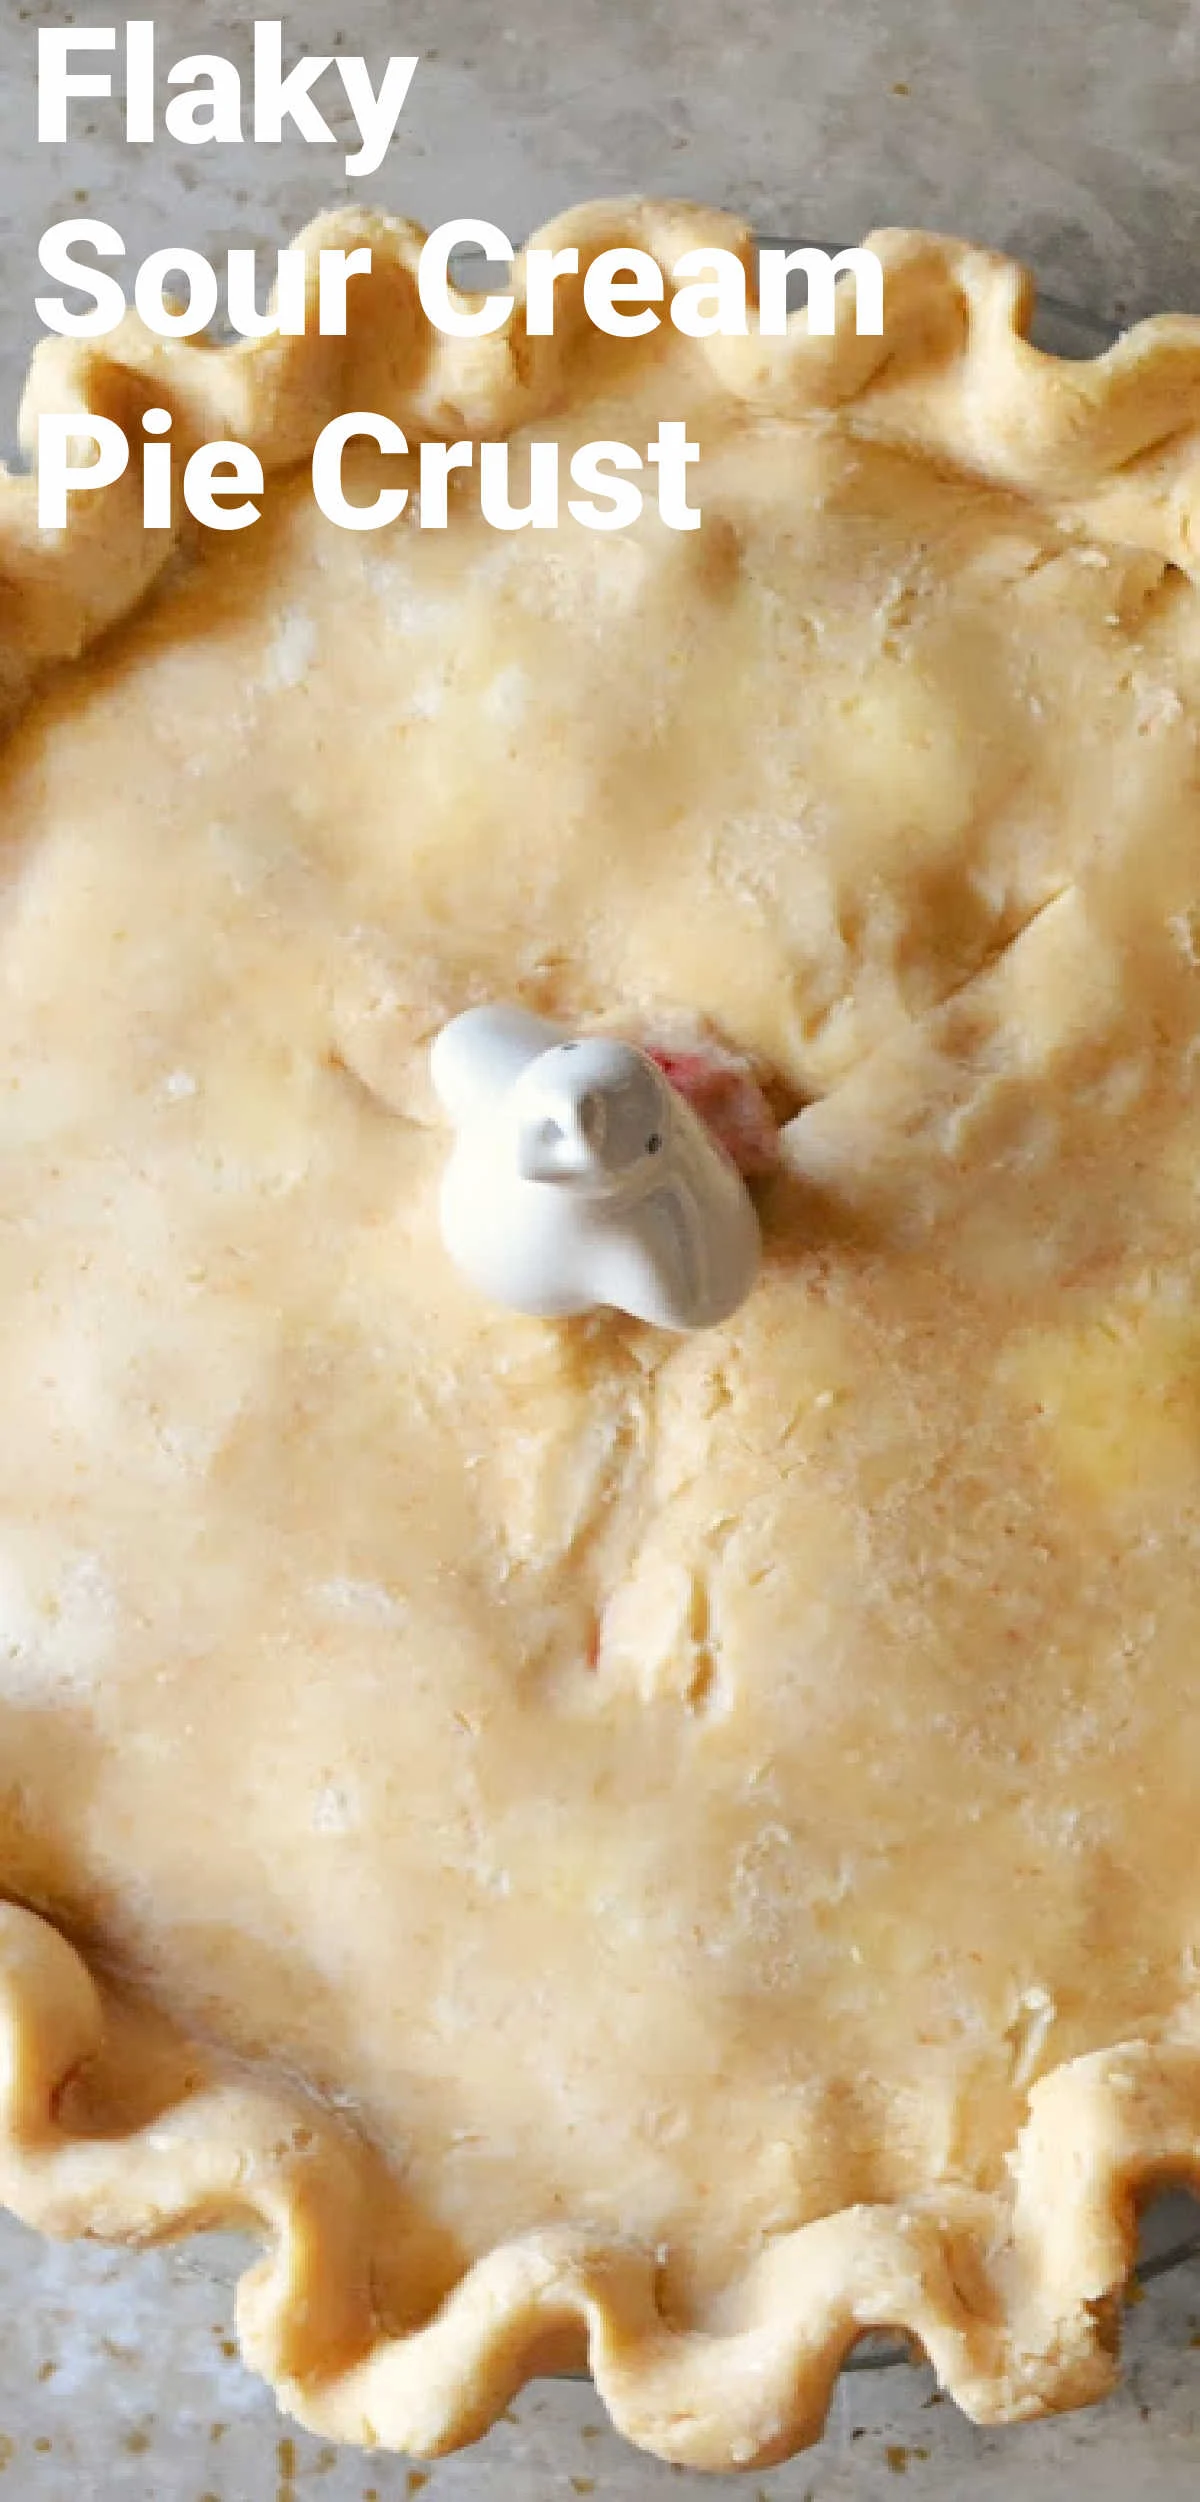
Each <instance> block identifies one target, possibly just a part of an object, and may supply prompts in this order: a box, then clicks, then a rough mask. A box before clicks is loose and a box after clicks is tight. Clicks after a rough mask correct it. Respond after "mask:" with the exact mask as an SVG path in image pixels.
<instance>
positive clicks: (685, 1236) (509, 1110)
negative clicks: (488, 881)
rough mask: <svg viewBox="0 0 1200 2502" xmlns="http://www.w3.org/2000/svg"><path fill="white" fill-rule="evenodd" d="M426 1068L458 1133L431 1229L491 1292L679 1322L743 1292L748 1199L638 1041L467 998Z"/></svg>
mask: <svg viewBox="0 0 1200 2502" xmlns="http://www.w3.org/2000/svg"><path fill="white" fill-rule="evenodd" d="M431 1073H432V1077H433V1083H434V1088H435V1091H436V1093H437V1095H438V1097H439V1099H440V1101H441V1103H442V1104H443V1106H444V1108H445V1110H446V1112H447V1113H448V1114H449V1117H450V1120H451V1121H452V1123H453V1125H454V1128H455V1131H456V1132H457V1135H456V1138H455V1143H454V1147H453V1150H452V1153H451V1156H450V1161H449V1164H448V1165H447V1168H446V1173H445V1178H444V1180H443V1184H442V1195H441V1224H442V1239H443V1241H444V1243H445V1246H446V1249H447V1251H448V1252H449V1254H450V1257H451V1259H453V1260H454V1261H455V1262H456V1264H457V1265H458V1267H459V1268H460V1269H462V1271H463V1272H464V1274H465V1275H466V1276H467V1277H469V1278H470V1279H471V1281H472V1283H473V1284H474V1285H476V1286H477V1287H478V1288H479V1289H480V1292H481V1293H483V1294H485V1295H487V1296H488V1297H489V1298H490V1299H491V1300H492V1301H493V1302H496V1303H503V1304H506V1305H508V1307H509V1308H510V1309H511V1310H513V1311H517V1312H531V1313H537V1314H541V1315H543V1316H544V1317H548V1318H550V1317H565V1316H566V1315H567V1314H568V1313H572V1312H588V1311H592V1310H594V1309H595V1308H596V1307H597V1306H598V1305H602V1304H610V1305H613V1306H614V1307H615V1308H616V1309H617V1310H618V1311H622V1312H629V1313H631V1314H632V1315H633V1317H634V1319H636V1320H645V1321H653V1322H656V1323H657V1324H658V1326H659V1327H660V1328H663V1329H679V1330H688V1329H707V1328H711V1327H712V1326H713V1324H714V1323H715V1322H717V1321H722V1320H726V1319H728V1317H729V1314H730V1313H731V1312H734V1311H736V1309H737V1307H738V1305H739V1303H742V1302H744V1300H745V1298H746V1296H747V1295H748V1294H749V1292H750V1289H751V1287H752V1286H753V1284H754V1281H755V1278H756V1277H757V1275H758V1270H759V1264H760V1260H761V1256H762V1239H761V1235H760V1233H759V1225H758V1217H757V1214H756V1212H755V1208H754V1202H753V1200H752V1199H751V1197H750V1193H749V1191H748V1190H747V1188H746V1185H745V1183H744V1181H743V1180H742V1177H741V1174H740V1173H739V1172H738V1170H737V1168H736V1166H735V1165H734V1163H733V1162H732V1160H731V1158H730V1157H729V1156H728V1155H726V1153H725V1152H724V1150H723V1148H721V1147H719V1146H718V1145H717V1142H716V1140H715V1139H714V1138H713V1136H712V1135H711V1133H710V1132H709V1131H708V1130H707V1129H706V1128H705V1126H704V1123H703V1121H701V1120H700V1119H699V1118H698V1116H697V1115H696V1113H694V1112H693V1111H692V1108H691V1106H690V1104H688V1103H686V1102H685V1101H684V1098H683V1096H682V1095H681V1094H679V1093H677V1092H676V1090H675V1088H674V1087H673V1086H671V1085H670V1084H669V1083H668V1081H667V1079H666V1078H665V1077H664V1076H663V1074H662V1071H661V1070H660V1069H659V1068H657V1067H656V1066H655V1063H654V1061H653V1060H652V1059H650V1058H649V1057H648V1056H647V1054H646V1053H645V1052H644V1051H639V1050H638V1049H637V1048H636V1046H635V1045H634V1044H633V1043H628V1042H620V1041H618V1040H616V1039H615V1038H614V1037H612V1036H610V1035H604V1034H593V1035H588V1036H582V1037H578V1038H577V1037H574V1036H571V1035H570V1034H567V1033H565V1032H564V1031H563V1029H562V1028H561V1027H560V1026H557V1025H551V1024H550V1023H548V1022H547V1020H546V1019H545V1018H543V1017H537V1016H531V1015H530V1014H529V1013H528V1011H527V1010H526V1009H523V1008H515V1007H506V1006H495V1007H487V1008H468V1009H467V1011H466V1013H465V1014H464V1015H462V1016H457V1017H455V1018H454V1019H453V1021H452V1023H451V1024H449V1025H447V1026H445V1027H444V1028H443V1030H442V1032H441V1033H440V1034H439V1035H438V1037H437V1040H436V1042H435V1043H434V1046H433V1052H432V1059H431Z"/></svg>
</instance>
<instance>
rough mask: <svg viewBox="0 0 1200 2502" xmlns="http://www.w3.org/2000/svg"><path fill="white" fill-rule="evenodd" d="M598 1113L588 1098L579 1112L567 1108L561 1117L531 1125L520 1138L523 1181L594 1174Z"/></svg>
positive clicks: (570, 1107) (519, 1166) (551, 1179)
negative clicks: (596, 1115) (596, 1114)
mask: <svg viewBox="0 0 1200 2502" xmlns="http://www.w3.org/2000/svg"><path fill="white" fill-rule="evenodd" d="M597 1109H602V1107H596V1106H594V1105H593V1104H592V1102H591V1099H590V1098H589V1097H586V1096H585V1098H584V1100H583V1102H582V1103H581V1104H580V1105H579V1106H578V1108H576V1106H575V1105H574V1104H571V1105H568V1106H564V1108H563V1113H562V1115H561V1117H557V1118H556V1117H554V1116H549V1117H545V1116H544V1117H543V1118H542V1119H541V1120H537V1121H530V1122H528V1123H527V1124H526V1125H525V1127H524V1128H523V1129H522V1130H521V1131H520V1133H519V1135H518V1138H517V1171H518V1172H519V1174H520V1176H521V1179H522V1181H537V1182H554V1181H570V1180H572V1179H574V1178H576V1177H577V1176H578V1175H579V1174H581V1173H589V1172H591V1171H592V1170H593V1169H594V1167H595V1163H596V1145H597V1143H598V1140H597V1137H596V1131H597V1121H596V1118H595V1113H596V1110H597Z"/></svg>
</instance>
